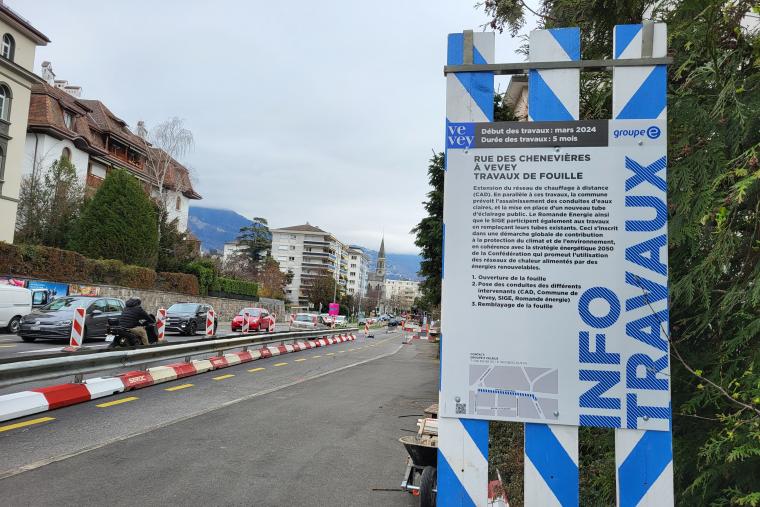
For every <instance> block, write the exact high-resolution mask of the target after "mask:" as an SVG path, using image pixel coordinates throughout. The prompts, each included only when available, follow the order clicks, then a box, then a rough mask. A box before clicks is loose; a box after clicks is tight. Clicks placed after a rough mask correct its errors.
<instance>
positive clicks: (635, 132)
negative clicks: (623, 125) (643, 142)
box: [612, 125, 662, 139]
mask: <svg viewBox="0 0 760 507" xmlns="http://www.w3.org/2000/svg"><path fill="white" fill-rule="evenodd" d="M661 134H662V130H660V127H658V126H657V125H652V126H651V127H648V128H646V129H615V130H613V131H612V135H613V136H614V137H615V139H620V138H621V137H633V138H636V137H642V136H647V137H648V138H649V139H657V138H658V137H660V135H661Z"/></svg>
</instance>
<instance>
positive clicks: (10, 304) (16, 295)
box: [0, 285, 32, 334]
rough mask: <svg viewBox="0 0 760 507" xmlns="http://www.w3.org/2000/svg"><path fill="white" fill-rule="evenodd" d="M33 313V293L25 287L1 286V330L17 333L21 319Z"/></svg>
mask: <svg viewBox="0 0 760 507" xmlns="http://www.w3.org/2000/svg"><path fill="white" fill-rule="evenodd" d="M30 313H32V291H30V290H29V289H25V288H23V287H14V286H12V285H0V328H6V329H7V331H8V332H9V333H14V334H15V333H17V332H18V330H19V329H20V327H21V318H22V317H23V316H24V315H28V314H30Z"/></svg>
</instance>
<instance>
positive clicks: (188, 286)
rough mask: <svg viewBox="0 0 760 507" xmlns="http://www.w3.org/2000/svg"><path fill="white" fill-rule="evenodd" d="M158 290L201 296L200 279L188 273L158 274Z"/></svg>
mask: <svg viewBox="0 0 760 507" xmlns="http://www.w3.org/2000/svg"><path fill="white" fill-rule="evenodd" d="M156 288H157V289H158V290H163V291H167V292H181V293H182V294H192V295H195V296H197V295H198V294H200V288H199V286H198V279H197V278H196V277H195V275H189V274H187V273H158V280H157V283H156Z"/></svg>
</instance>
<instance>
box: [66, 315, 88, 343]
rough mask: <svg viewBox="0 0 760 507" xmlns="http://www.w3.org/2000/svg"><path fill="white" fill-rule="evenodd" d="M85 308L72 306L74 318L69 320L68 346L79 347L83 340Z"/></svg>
mask: <svg viewBox="0 0 760 507" xmlns="http://www.w3.org/2000/svg"><path fill="white" fill-rule="evenodd" d="M85 312H86V310H85V309H84V308H82V307H81V306H79V307H77V308H74V319H73V320H72V321H71V337H70V339H69V347H81V346H82V342H83V341H84V318H85Z"/></svg>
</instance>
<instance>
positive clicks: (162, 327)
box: [156, 308, 166, 342]
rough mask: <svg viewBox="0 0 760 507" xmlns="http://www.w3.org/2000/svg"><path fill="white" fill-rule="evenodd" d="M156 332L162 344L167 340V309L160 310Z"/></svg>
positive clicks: (157, 316)
mask: <svg viewBox="0 0 760 507" xmlns="http://www.w3.org/2000/svg"><path fill="white" fill-rule="evenodd" d="M156 332H157V334H158V341H159V342H162V341H165V340H166V308H159V309H158V314H157V315H156Z"/></svg>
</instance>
